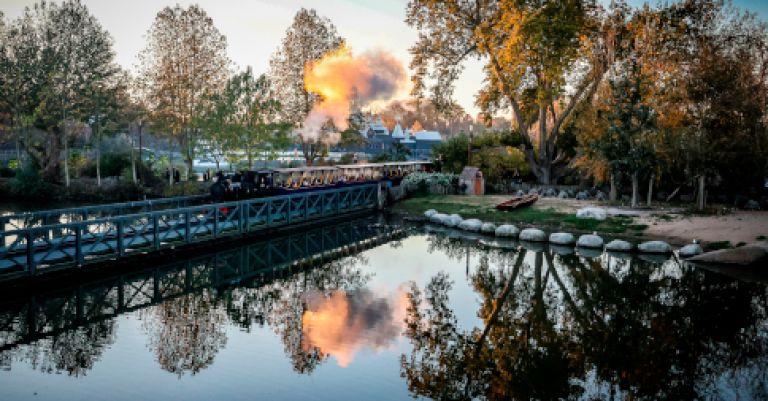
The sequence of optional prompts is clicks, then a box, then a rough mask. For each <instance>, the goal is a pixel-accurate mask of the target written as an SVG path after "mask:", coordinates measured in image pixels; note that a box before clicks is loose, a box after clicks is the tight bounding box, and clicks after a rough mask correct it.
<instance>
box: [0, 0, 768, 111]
mask: <svg viewBox="0 0 768 401" xmlns="http://www.w3.org/2000/svg"><path fill="white" fill-rule="evenodd" d="M604 1H607V0H604ZM35 2H36V1H35V0H0V10H2V11H3V13H4V14H5V15H6V18H9V19H12V18H16V17H18V16H19V15H21V14H22V12H23V10H24V7H26V6H31V5H33V4H34V3H35ZM82 2H83V3H84V4H85V5H86V6H88V9H89V10H90V11H91V13H93V15H94V16H96V18H97V19H98V20H99V21H100V22H101V24H102V26H103V27H104V28H105V29H107V30H108V31H109V32H110V34H111V35H112V38H113V40H114V48H115V51H116V53H117V62H118V63H119V64H120V65H122V66H123V67H125V68H128V69H132V68H133V67H134V66H135V64H136V62H137V55H138V54H139V52H140V51H141V50H142V49H143V48H144V46H145V35H146V32H147V30H148V29H149V27H150V25H151V24H152V21H153V20H154V17H155V15H156V14H157V12H158V11H160V9H161V8H163V7H165V6H167V5H174V4H176V3H178V4H181V5H182V6H186V5H189V4H199V5H200V6H202V7H203V9H205V10H206V12H208V14H209V15H210V17H211V18H212V19H213V22H214V24H215V25H216V27H217V28H218V29H219V30H220V31H221V32H222V33H223V34H224V35H226V37H227V43H228V52H229V57H230V58H231V59H232V60H233V62H234V63H235V64H236V66H238V67H239V68H245V67H246V66H249V65H250V66H251V67H253V70H254V72H255V73H257V74H259V73H263V72H266V71H267V69H268V66H269V58H270V56H271V55H272V53H274V52H275V50H276V49H277V48H278V46H279V45H280V41H281V40H282V38H283V35H284V34H285V30H286V29H287V28H288V26H289V25H290V24H291V22H292V19H293V16H294V15H295V14H296V12H297V11H298V10H299V9H300V8H301V7H305V8H314V9H316V10H317V12H318V14H320V15H322V16H325V17H328V18H329V19H330V20H331V21H332V22H333V23H334V25H335V26H336V28H337V30H338V32H339V34H340V35H341V36H342V37H343V38H345V39H346V40H347V43H348V44H349V45H350V47H351V48H352V51H353V52H362V51H366V50H371V49H376V48H380V49H383V50H386V51H389V52H391V53H392V54H394V55H395V56H396V57H397V58H398V59H400V60H401V61H402V63H403V65H404V66H405V67H406V68H407V66H408V63H409V61H410V56H409V54H408V48H409V47H410V46H411V45H412V44H413V43H414V42H415V41H416V37H417V33H416V31H415V30H414V29H412V28H410V27H409V26H408V25H406V24H405V22H404V20H405V9H406V5H407V3H408V0H315V1H311V0H247V1H245V0H239V1H238V0H197V1H186V0H176V1H174V0H168V1H164V0H129V1H125V0H82ZM629 2H630V4H632V5H635V6H637V5H640V4H642V3H643V2H644V1H643V0H629ZM734 4H735V5H736V6H738V7H740V8H745V9H749V10H751V11H754V12H757V13H758V14H759V15H760V16H761V17H762V18H763V19H768V0H734ZM482 81H483V74H482V65H481V63H480V62H479V61H469V62H467V63H466V69H465V72H464V74H463V75H462V76H461V78H460V79H459V80H458V82H457V83H456V90H455V97H456V99H457V101H458V103H459V104H460V105H461V106H463V107H464V108H465V109H466V110H467V111H468V112H469V113H470V114H471V115H475V114H476V113H477V111H478V109H477V107H476V106H475V105H474V101H475V93H476V92H477V90H478V89H479V88H480V86H481V85H482Z"/></svg>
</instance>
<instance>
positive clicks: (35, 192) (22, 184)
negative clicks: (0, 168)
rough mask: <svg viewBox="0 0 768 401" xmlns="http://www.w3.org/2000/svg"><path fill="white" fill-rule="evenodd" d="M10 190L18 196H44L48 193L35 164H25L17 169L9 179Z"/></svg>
mask: <svg viewBox="0 0 768 401" xmlns="http://www.w3.org/2000/svg"><path fill="white" fill-rule="evenodd" d="M10 191H11V193H12V194H13V195H14V196H17V197H20V198H28V199H32V198H44V197H46V196H48V195H49V187H48V184H47V183H46V182H45V181H44V180H43V177H42V175H40V171H39V170H38V168H37V167H36V166H32V165H30V166H27V167H25V168H24V169H21V170H17V171H16V176H15V177H14V178H13V179H11V182H10Z"/></svg>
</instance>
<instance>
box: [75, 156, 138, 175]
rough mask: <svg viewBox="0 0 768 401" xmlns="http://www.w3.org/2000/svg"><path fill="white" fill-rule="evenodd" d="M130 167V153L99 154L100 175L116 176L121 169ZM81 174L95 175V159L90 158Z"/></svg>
mask: <svg viewBox="0 0 768 401" xmlns="http://www.w3.org/2000/svg"><path fill="white" fill-rule="evenodd" d="M130 167H131V155H130V154H128V153H105V154H102V155H101V176H102V177H117V176H119V175H120V174H121V173H122V171H123V169H125V168H130ZM82 175H84V176H86V177H96V160H92V161H90V162H89V163H88V165H87V166H86V167H85V168H84V169H83V172H82Z"/></svg>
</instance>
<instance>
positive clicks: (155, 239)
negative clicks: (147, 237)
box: [152, 212, 160, 251]
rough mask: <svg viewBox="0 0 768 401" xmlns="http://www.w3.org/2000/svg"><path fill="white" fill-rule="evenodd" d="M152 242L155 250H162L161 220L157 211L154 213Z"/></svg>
mask: <svg viewBox="0 0 768 401" xmlns="http://www.w3.org/2000/svg"><path fill="white" fill-rule="evenodd" d="M152 243H153V245H154V247H155V250H156V251H157V250H160V222H159V221H158V218H157V213H156V212H153V213H152Z"/></svg>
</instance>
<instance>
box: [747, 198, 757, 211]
mask: <svg viewBox="0 0 768 401" xmlns="http://www.w3.org/2000/svg"><path fill="white" fill-rule="evenodd" d="M744 209H745V210H760V204H759V203H757V201H755V200H754V199H750V200H748V201H747V203H745V204H744Z"/></svg>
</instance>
